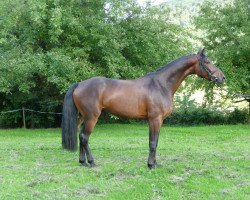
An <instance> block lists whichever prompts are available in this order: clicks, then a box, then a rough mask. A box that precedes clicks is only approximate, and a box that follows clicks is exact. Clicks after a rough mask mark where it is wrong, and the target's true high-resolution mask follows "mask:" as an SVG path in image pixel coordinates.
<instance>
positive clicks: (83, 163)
mask: <svg viewBox="0 0 250 200" xmlns="http://www.w3.org/2000/svg"><path fill="white" fill-rule="evenodd" d="M80 165H81V166H83V167H88V164H87V163H86V162H81V161H80Z"/></svg>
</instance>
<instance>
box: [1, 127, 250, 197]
mask: <svg viewBox="0 0 250 200" xmlns="http://www.w3.org/2000/svg"><path fill="white" fill-rule="evenodd" d="M60 134H61V133H60V130H59V129H41V130H23V129H14V130H0V199H46V200H47V199H53V200H54V199H108V200H110V199H129V200H132V199H136V200H137V199H171V200H172V199H199V200H200V199H209V200H210V199H223V200H224V199H232V200H235V199H250V162H249V158H250V154H249V149H250V138H249V136H250V126H249V125H235V126H201V127H167V126H165V127H163V128H162V129H161V133H160V138H159V145H158V149H157V161H158V166H157V168H156V169H154V170H149V169H148V168H147V164H146V163H147V157H148V130H147V125H119V124H111V125H98V126H96V128H95V131H94V133H93V134H92V136H91V138H90V147H91V148H92V152H93V155H94V157H95V161H96V164H97V166H96V167H94V168H86V167H81V166H79V164H78V152H74V153H71V152H68V151H65V150H62V149H61V135H60Z"/></svg>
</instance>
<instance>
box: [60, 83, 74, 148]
mask: <svg viewBox="0 0 250 200" xmlns="http://www.w3.org/2000/svg"><path fill="white" fill-rule="evenodd" d="M77 86H78V83H75V84H73V85H72V86H71V87H70V88H69V89H68V91H67V93H66V94H65V97H64V103H63V112H62V147H63V148H64V149H68V150H72V151H75V150H76V148H77V116H78V111H77V108H76V106H75V103H74V100H73V92H74V90H75V88H76V87H77Z"/></svg>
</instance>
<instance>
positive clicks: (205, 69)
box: [195, 48, 225, 85]
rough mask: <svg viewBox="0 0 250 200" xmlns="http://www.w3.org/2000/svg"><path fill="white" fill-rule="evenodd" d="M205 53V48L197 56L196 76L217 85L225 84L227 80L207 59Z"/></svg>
mask: <svg viewBox="0 0 250 200" xmlns="http://www.w3.org/2000/svg"><path fill="white" fill-rule="evenodd" d="M204 51H205V49H204V48H203V49H202V50H200V51H199V52H198V53H197V55H196V57H197V60H198V64H197V65H196V66H195V72H196V74H197V75H198V76H200V77H203V78H206V79H207V80H210V81H213V82H215V83H216V84H217V85H221V84H223V82H224V80H225V76H224V74H223V72H222V71H221V70H220V69H219V68H218V67H216V66H215V65H214V64H213V63H212V62H211V61H210V60H209V59H208V58H207V57H206V55H205V54H204Z"/></svg>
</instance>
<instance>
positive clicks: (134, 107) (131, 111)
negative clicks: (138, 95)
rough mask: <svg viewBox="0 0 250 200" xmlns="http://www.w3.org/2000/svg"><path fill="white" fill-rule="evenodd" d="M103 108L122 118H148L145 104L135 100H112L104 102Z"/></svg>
mask: <svg viewBox="0 0 250 200" xmlns="http://www.w3.org/2000/svg"><path fill="white" fill-rule="evenodd" d="M103 108H104V109H106V110H108V111H109V112H110V113H112V114H114V115H117V116H120V117H126V118H142V119H145V118H147V113H146V109H145V108H144V106H143V102H141V103H140V102H138V101H137V100H136V99H133V98H126V97H125V98H119V97H118V98H111V99H109V100H108V101H106V102H104V105H103Z"/></svg>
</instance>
